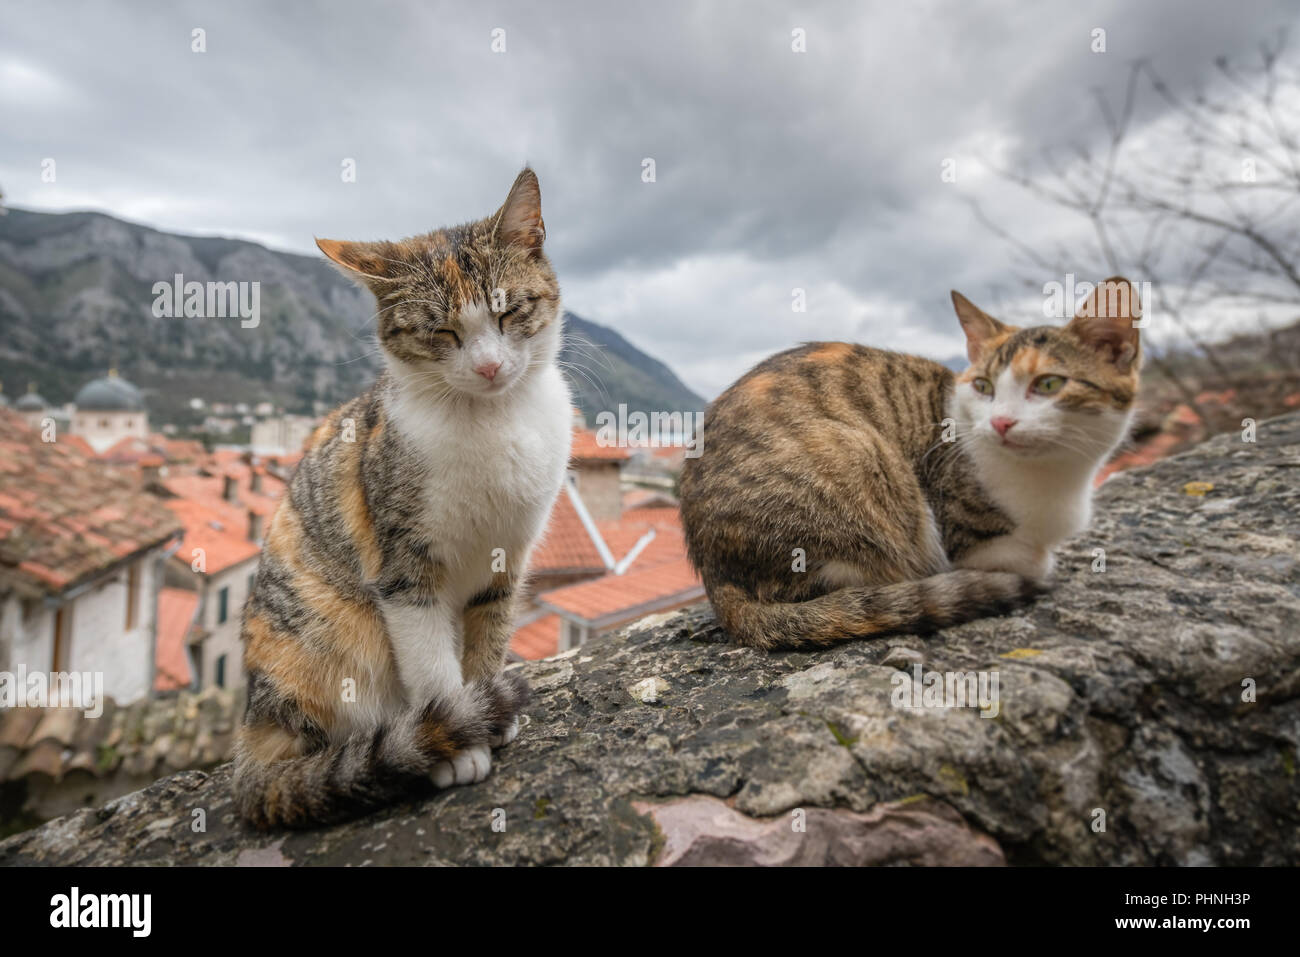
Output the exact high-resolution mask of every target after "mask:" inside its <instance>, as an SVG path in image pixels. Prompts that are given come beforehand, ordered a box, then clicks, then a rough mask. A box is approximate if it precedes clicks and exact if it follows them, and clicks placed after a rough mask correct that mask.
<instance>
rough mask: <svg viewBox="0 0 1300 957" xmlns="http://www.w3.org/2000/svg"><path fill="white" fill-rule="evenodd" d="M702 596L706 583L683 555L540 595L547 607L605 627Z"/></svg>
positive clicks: (540, 602) (542, 603)
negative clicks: (657, 563) (702, 582)
mask: <svg viewBox="0 0 1300 957" xmlns="http://www.w3.org/2000/svg"><path fill="white" fill-rule="evenodd" d="M634 568H635V566H634ZM703 595H704V586H703V584H701V582H700V578H699V576H698V575H696V574H695V569H694V568H692V567H691V563H690V562H689V561H687V560H686V559H685V558H681V559H678V560H676V561H672V562H667V563H666V564H662V565H654V566H652V567H649V568H645V569H642V570H640V571H636V570H633V571H629V572H627V573H626V574H623V575H605V576H603V577H601V578H597V579H595V580H594V581H589V582H581V583H579V584H577V585H568V586H566V587H564V588H557V589H555V590H554V591H548V592H544V593H543V594H541V595H539V596H537V597H538V603H539V604H540V605H542V606H543V607H544V608H550V609H553V610H555V611H557V612H561V613H563V614H566V615H568V616H570V617H573V618H578V619H581V620H583V621H586V622H590V623H592V624H595V625H597V626H604V625H608V624H617V623H620V622H623V621H627V620H631V619H634V618H638V617H641V616H642V615H648V614H650V613H651V612H653V611H655V610H657V609H660V608H670V607H673V606H675V605H677V604H685V603H686V602H688V601H692V600H694V599H695V598H699V597H703Z"/></svg>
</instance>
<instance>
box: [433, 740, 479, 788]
mask: <svg viewBox="0 0 1300 957" xmlns="http://www.w3.org/2000/svg"><path fill="white" fill-rule="evenodd" d="M491 770H492V752H491V750H489V748H488V746H487V745H486V744H476V745H474V746H473V747H470V748H466V749H465V750H464V751H459V752H457V753H456V756H455V757H454V758H450V759H449V760H446V761H439V762H438V763H437V764H435V765H434V766H433V771H432V772H431V775H432V777H433V783H434V785H435V786H437V787H440V788H449V787H453V786H455V785H458V784H478V783H479V782H480V781H482V780H483V779H484V778H486V777H487V776H488V772H489V771H491Z"/></svg>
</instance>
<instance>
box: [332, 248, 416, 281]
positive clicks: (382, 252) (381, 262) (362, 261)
mask: <svg viewBox="0 0 1300 957" xmlns="http://www.w3.org/2000/svg"><path fill="white" fill-rule="evenodd" d="M316 245H317V246H319V247H320V251H321V252H323V253H324V254H325V255H326V256H328V257H329V258H330V259H332V260H334V262H336V263H338V264H339V265H340V266H342V267H343V268H344V269H346V270H348V272H350V273H352V274H353V276H354V278H357V279H363V280H366V282H367V285H370V284H373V283H375V282H379V283H382V282H386V281H387V280H390V279H392V278H393V277H394V275H395V273H396V270H397V267H398V265H399V264H400V262H401V259H400V257H399V255H398V252H399V251H398V249H397V247H396V246H394V245H393V244H392V243H386V242H379V243H349V242H344V241H343V240H341V239H318V240H316Z"/></svg>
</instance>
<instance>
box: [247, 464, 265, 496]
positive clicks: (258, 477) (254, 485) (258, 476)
mask: <svg viewBox="0 0 1300 957" xmlns="http://www.w3.org/2000/svg"><path fill="white" fill-rule="evenodd" d="M249 488H250V490H251V491H252V493H253V494H254V495H261V494H262V470H261V469H253V478H252V480H251V483H250V485H249Z"/></svg>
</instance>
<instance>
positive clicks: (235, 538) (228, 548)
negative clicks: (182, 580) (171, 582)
mask: <svg viewBox="0 0 1300 957" xmlns="http://www.w3.org/2000/svg"><path fill="white" fill-rule="evenodd" d="M166 505H167V508H169V509H170V510H171V511H172V514H174V515H175V516H176V518H177V520H178V521H179V522H180V523H181V525H182V527H183V528H184V537H183V539H182V540H181V547H180V550H179V551H178V552H177V557H178V558H180V559H181V560H182V561H184V562H186V563H187V564H191V565H192V563H193V561H194V559H195V557H196V556H195V554H194V549H196V548H201V549H202V550H203V564H204V572H205V573H206V574H208V575H215V574H217V573H218V572H221V571H224V570H225V569H227V568H230V567H231V566H233V565H238V564H239V563H240V562H246V561H248V560H249V559H250V558H255V557H256V556H257V555H259V554H260V553H261V551H262V548H261V546H260V545H258V544H257V542H254V541H251V540H250V539H249V538H248V513H247V512H246V511H241V510H240V509H237V508H235V507H234V506H229V507H227V508H224V509H221V510H220V511H218V510H217V509H215V508H212V507H210V506H209V505H208V504H205V503H203V502H197V501H193V500H191V499H187V498H172V499H167V501H166Z"/></svg>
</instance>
